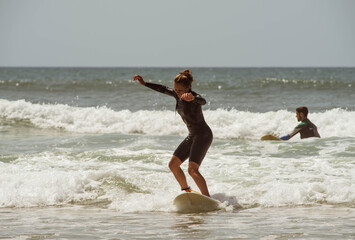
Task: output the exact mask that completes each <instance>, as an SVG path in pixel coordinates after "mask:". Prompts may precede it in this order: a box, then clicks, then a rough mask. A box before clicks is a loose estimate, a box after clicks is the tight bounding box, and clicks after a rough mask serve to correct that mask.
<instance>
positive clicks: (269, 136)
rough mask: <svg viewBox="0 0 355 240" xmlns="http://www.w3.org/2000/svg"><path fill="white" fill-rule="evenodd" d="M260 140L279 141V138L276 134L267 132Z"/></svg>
mask: <svg viewBox="0 0 355 240" xmlns="http://www.w3.org/2000/svg"><path fill="white" fill-rule="evenodd" d="M260 140H263V141H265V140H271V141H280V140H281V139H280V138H278V137H276V136H274V135H271V134H267V135H265V136H262V137H261V139H260Z"/></svg>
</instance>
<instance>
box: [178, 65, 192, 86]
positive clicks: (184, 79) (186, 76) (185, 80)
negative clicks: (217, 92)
mask: <svg viewBox="0 0 355 240" xmlns="http://www.w3.org/2000/svg"><path fill="white" fill-rule="evenodd" d="M193 80H194V78H193V77H192V74H191V71H190V69H185V70H184V71H182V72H180V73H179V74H178V75H177V76H176V77H175V79H174V82H175V83H179V84H183V85H184V86H185V87H190V86H191V83H192V82H193Z"/></svg>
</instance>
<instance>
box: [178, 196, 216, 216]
mask: <svg viewBox="0 0 355 240" xmlns="http://www.w3.org/2000/svg"><path fill="white" fill-rule="evenodd" d="M219 204H220V202H219V201H218V200H216V199H213V198H210V197H207V196H205V195H202V194H199V193H193V192H185V193H182V194H180V195H179V196H177V197H176V198H175V199H174V205H175V207H176V209H177V211H178V212H184V213H190V212H195V213H197V212H210V211H215V210H218V209H219Z"/></svg>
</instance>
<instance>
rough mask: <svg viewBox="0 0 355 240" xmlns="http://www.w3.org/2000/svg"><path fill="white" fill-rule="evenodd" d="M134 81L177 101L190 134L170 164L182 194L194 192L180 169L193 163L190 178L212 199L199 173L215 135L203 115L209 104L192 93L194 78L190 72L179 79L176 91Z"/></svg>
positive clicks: (141, 80)
mask: <svg viewBox="0 0 355 240" xmlns="http://www.w3.org/2000/svg"><path fill="white" fill-rule="evenodd" d="M133 80H134V81H137V80H138V81H139V83H140V84H141V85H144V86H146V87H149V88H151V89H153V90H155V91H158V92H161V93H164V94H166V95H169V96H171V97H174V98H175V100H176V106H175V110H176V111H177V112H178V113H179V115H180V116H181V118H182V120H183V121H184V123H185V124H186V126H187V128H188V130H189V134H188V136H187V137H186V138H185V139H184V140H183V141H182V142H181V143H180V145H179V146H178V147H177V149H176V150H175V152H174V154H173V156H172V158H171V160H170V162H169V168H170V170H171V171H172V173H173V174H174V176H175V178H176V180H177V181H178V183H179V184H180V186H181V190H183V191H186V192H190V191H191V188H190V187H189V186H188V184H187V181H186V177H185V174H184V172H183V171H182V169H181V167H180V165H181V164H182V163H183V162H184V161H185V160H186V159H189V166H188V172H189V174H190V176H191V177H192V179H193V180H194V181H195V183H196V185H197V186H198V188H199V189H200V191H201V193H202V194H203V195H206V196H210V194H209V191H208V187H207V184H206V181H205V179H204V177H203V176H202V175H201V173H200V172H199V167H200V165H201V163H202V160H203V159H204V157H205V155H206V152H207V150H208V149H209V147H210V145H211V143H212V140H213V134H212V131H211V129H210V127H209V126H208V125H207V123H206V122H205V119H204V117H203V113H202V105H205V104H206V100H205V99H204V98H202V97H201V96H200V95H199V94H197V93H196V92H194V91H192V90H191V84H192V81H193V77H192V74H191V72H190V70H189V69H186V70H184V71H183V72H180V74H178V75H177V76H176V77H175V79H174V89H171V88H168V87H166V86H163V85H160V84H154V83H147V82H145V81H144V80H143V78H142V77H141V76H140V75H135V76H134V77H133Z"/></svg>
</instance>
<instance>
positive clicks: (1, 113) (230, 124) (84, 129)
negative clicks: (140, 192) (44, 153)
mask: <svg viewBox="0 0 355 240" xmlns="http://www.w3.org/2000/svg"><path fill="white" fill-rule="evenodd" d="M204 115H205V119H206V121H207V123H208V124H209V125H210V127H211V129H212V130H213V132H214V136H215V137H216V138H222V139H223V138H242V139H259V138H260V137H261V136H262V135H264V134H274V135H278V136H280V135H285V134H287V133H289V132H291V131H292V129H293V128H294V127H295V126H296V125H297V124H298V123H297V121H296V118H295V113H294V112H289V111H286V110H279V111H276V112H266V113H254V112H247V111H238V110H224V109H217V110H205V111H204ZM0 117H2V118H5V119H15V120H20V121H21V120H25V121H30V122H31V123H32V124H33V125H35V126H36V127H38V128H60V129H64V130H66V131H69V132H76V133H122V134H135V133H140V134H147V135H185V134H186V132H187V130H186V126H185V125H184V124H183V122H182V121H181V119H180V116H179V115H178V114H177V113H174V112H173V111H146V110H140V111H136V112H131V111H129V110H121V111H114V110H111V109H109V108H107V107H86V108H83V107H71V106H68V105H62V104H55V105H52V104H33V103H30V102H26V101H24V100H18V101H8V100H2V99H0ZM309 118H310V119H311V121H312V122H314V123H315V124H316V125H317V126H318V129H319V133H320V135H321V136H322V137H352V136H354V135H355V128H354V127H353V123H354V118H355V112H354V111H347V110H343V109H331V110H328V111H325V112H316V113H310V115H309Z"/></svg>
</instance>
